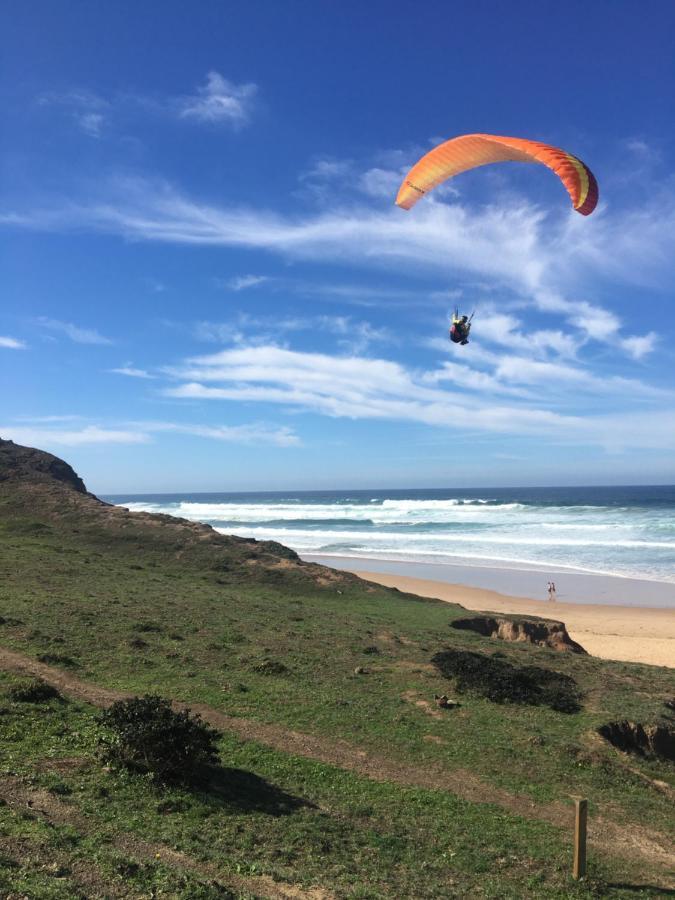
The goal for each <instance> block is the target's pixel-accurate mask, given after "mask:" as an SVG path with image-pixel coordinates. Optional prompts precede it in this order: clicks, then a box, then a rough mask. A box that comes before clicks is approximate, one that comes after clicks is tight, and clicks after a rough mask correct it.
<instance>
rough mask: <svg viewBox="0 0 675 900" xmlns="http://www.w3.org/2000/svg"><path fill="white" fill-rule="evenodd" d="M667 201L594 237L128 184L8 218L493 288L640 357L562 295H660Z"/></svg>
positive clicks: (473, 214)
mask: <svg viewBox="0 0 675 900" xmlns="http://www.w3.org/2000/svg"><path fill="white" fill-rule="evenodd" d="M667 201H668V202H666V195H664V196H661V197H659V198H658V200H655V201H654V204H655V205H649V204H650V203H651V200H647V201H645V203H646V205H645V206H644V207H643V208H641V209H638V210H635V209H632V210H624V211H622V212H617V213H614V214H612V213H611V212H610V211H603V210H600V211H599V212H597V213H596V214H595V216H594V222H593V223H592V228H590V227H589V225H588V223H587V222H581V223H577V222H576V221H575V220H576V219H581V217H580V216H575V215H574V213H569V215H566V216H562V217H560V218H557V219H552V218H551V217H548V216H546V215H545V214H544V212H543V211H542V210H540V209H537V208H536V207H533V206H532V205H531V204H529V203H527V202H525V201H518V202H515V201H513V202H510V203H508V204H506V205H498V206H484V207H479V208H475V209H474V208H469V207H465V206H463V205H461V204H459V203H453V204H446V203H441V202H434V201H433V200H432V198H426V201H425V205H424V206H423V207H422V206H421V205H420V208H416V209H415V210H414V211H413V213H405V212H403V211H401V210H398V209H385V210H383V209H380V208H377V207H368V206H355V207H344V208H333V209H331V210H326V211H322V212H319V213H309V214H306V215H305V216H300V217H293V218H290V217H288V216H284V215H281V214H278V213H273V212H270V211H265V210H251V209H232V208H218V207H213V206H207V205H204V204H199V203H195V202H194V201H192V200H190V199H188V198H185V197H183V196H181V195H180V194H179V193H177V192H176V191H175V190H174V189H173V188H171V187H170V186H169V185H166V184H161V183H160V184H156V183H153V184H151V183H148V182H144V181H139V180H133V181H129V180H125V181H124V182H123V183H118V184H117V196H116V197H115V200H114V202H104V203H99V204H92V205H87V206H79V207H77V206H73V205H70V206H68V207H64V208H61V209H51V210H43V211H41V212H40V211H38V212H35V213H33V214H31V215H28V214H18V213H12V212H10V213H7V214H6V215H7V216H9V218H10V221H12V220H13V223H14V224H16V225H21V224H23V225H32V226H33V227H37V228H45V229H59V228H69V227H78V226H83V225H85V226H87V227H88V228H90V229H96V230H100V231H103V232H109V233H117V234H119V235H121V236H124V237H128V238H132V239H135V240H139V239H140V240H148V241H158V242H168V243H183V244H196V245H197V244H201V245H211V246H229V247H248V248H251V249H262V250H267V251H270V252H274V253H278V254H280V255H282V256H284V257H287V258H290V259H294V258H298V259H306V260H317V261H323V262H330V263H333V264H334V263H347V264H352V265H354V264H356V265H363V266H378V267H380V268H387V269H390V270H395V269H399V270H405V271H407V272H415V271H417V272H420V273H426V274H429V273H435V274H437V275H438V274H445V275H451V276H452V277H453V278H454V279H457V278H462V277H463V278H471V279H476V278H479V279H481V280H486V279H489V280H490V281H491V282H492V283H493V285H495V286H497V285H500V286H501V287H502V289H503V290H509V291H512V292H513V293H514V295H515V296H517V297H519V298H520V299H521V302H524V303H527V304H530V305H532V306H534V307H536V308H537V309H539V310H541V311H543V312H545V313H548V314H555V315H559V316H562V317H563V318H565V319H566V320H568V321H569V325H570V327H571V328H573V329H575V330H577V331H579V332H580V333H581V335H582V336H583V337H584V338H585V339H589V340H599V341H604V342H608V343H612V344H614V345H615V346H617V347H618V348H620V349H622V350H624V351H626V352H627V353H629V354H632V355H636V353H637V354H640V355H643V356H644V354H645V353H647V352H649V350H650V349H651V348H652V347H653V346H654V342H653V339H651V338H650V337H649V336H648V335H641V334H636V335H635V336H634V337H631V338H625V336H624V335H623V334H622V323H621V321H620V320H619V319H618V317H617V316H616V315H615V314H614V313H612V312H611V311H609V310H607V309H606V308H604V307H603V306H601V305H599V304H597V303H594V302H591V301H589V300H587V299H583V298H582V299H578V298H577V299H572V297H571V296H568V295H567V293H568V291H569V292H571V294H572V295H573V296H575V295H577V292H578V282H579V279H580V278H581V277H582V276H583V275H584V274H585V275H586V276H587V277H588V276H591V275H594V276H596V277H602V278H606V279H610V280H611V279H617V278H618V279H619V280H620V281H621V280H622V279H623V278H624V276H626V277H628V281H629V283H639V282H640V280H641V279H642V280H643V281H644V282H653V281H655V280H656V281H658V283H659V284H663V281H664V278H665V277H666V276H670V275H672V274H675V271H674V270H675V265H674V260H675V238H673V235H674V234H675V191H673V192H672V194H668V195H667ZM636 223H637V224H636ZM668 223H671V226H670V227H668ZM657 273H660V275H659V277H658V278H657V277H656V276H657ZM643 276H644V277H643ZM645 286H647V285H645ZM556 339H557V340H558V342H559V343H560V344H561V345H562V343H564V338H562V339H558V338H556ZM636 347H637V348H638V349H637V350H635V349H634V348H636Z"/></svg>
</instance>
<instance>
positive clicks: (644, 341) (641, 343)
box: [621, 331, 659, 360]
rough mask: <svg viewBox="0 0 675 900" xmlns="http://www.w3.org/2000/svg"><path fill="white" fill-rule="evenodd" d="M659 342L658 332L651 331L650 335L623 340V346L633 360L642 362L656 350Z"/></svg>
mask: <svg viewBox="0 0 675 900" xmlns="http://www.w3.org/2000/svg"><path fill="white" fill-rule="evenodd" d="M658 340H659V336H658V335H657V334H656V332H654V331H650V332H649V334H643V335H636V336H635V337H628V338H623V340H622V341H621V346H622V347H623V349H624V350H625V351H626V353H628V355H629V356H632V357H633V359H636V360H640V359H642V358H643V357H644V356H647V355H648V354H649V353H651V352H652V351H653V350H654V347H655V346H656V344H657V342H658Z"/></svg>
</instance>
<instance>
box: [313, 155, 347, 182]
mask: <svg viewBox="0 0 675 900" xmlns="http://www.w3.org/2000/svg"><path fill="white" fill-rule="evenodd" d="M352 165H353V164H352V161H351V160H350V159H333V158H331V157H324V158H323V159H317V160H315V161H314V162H313V163H312V165H311V166H310V168H309V169H307V171H306V172H303V173H302V174H301V175H300V181H332V180H334V179H338V178H345V177H346V176H348V175H349V174H350V173H351V171H352Z"/></svg>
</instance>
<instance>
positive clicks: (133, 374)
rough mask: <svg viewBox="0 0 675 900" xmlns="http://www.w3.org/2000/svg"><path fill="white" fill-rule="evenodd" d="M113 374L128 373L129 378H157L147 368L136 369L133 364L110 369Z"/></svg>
mask: <svg viewBox="0 0 675 900" xmlns="http://www.w3.org/2000/svg"><path fill="white" fill-rule="evenodd" d="M108 371H109V372H111V373H112V374H113V375H126V376H128V377H129V378H155V376H154V375H151V374H150V373H149V372H146V371H145V369H136V368H134V367H133V366H132V365H127V366H120V367H119V368H118V369H108Z"/></svg>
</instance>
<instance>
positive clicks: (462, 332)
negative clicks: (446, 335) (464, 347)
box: [450, 309, 473, 344]
mask: <svg viewBox="0 0 675 900" xmlns="http://www.w3.org/2000/svg"><path fill="white" fill-rule="evenodd" d="M471 318H473V316H472V317H471ZM469 331H471V319H470V318H468V316H460V314H459V310H458V309H455V311H454V312H453V314H452V326H451V328H450V340H451V341H452V343H453V344H468V343H469Z"/></svg>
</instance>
